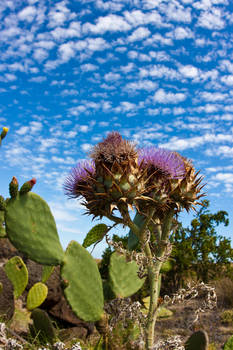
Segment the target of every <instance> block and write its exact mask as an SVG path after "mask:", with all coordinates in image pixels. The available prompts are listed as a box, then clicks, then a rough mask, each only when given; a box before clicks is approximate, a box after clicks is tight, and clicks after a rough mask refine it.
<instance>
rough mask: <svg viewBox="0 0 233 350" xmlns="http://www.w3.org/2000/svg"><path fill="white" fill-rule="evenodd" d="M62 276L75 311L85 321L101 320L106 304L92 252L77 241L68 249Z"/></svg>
mask: <svg viewBox="0 0 233 350" xmlns="http://www.w3.org/2000/svg"><path fill="white" fill-rule="evenodd" d="M61 276H62V278H63V280H64V281H65V282H66V287H65V289H64V294H65V296H66V299H67V301H68V302H69V304H70V306H71V308H72V310H73V312H74V313H75V314H76V315H77V316H78V317H80V318H81V319H83V320H84V321H92V322H94V321H97V320H99V319H100V318H101V316H102V314H103V306H104V297H103V286H102V281H101V277H100V273H99V270H98V267H97V264H96V262H95V260H94V259H93V258H92V256H91V254H90V253H89V252H88V251H87V250H86V249H85V248H83V247H82V246H81V245H80V244H79V243H77V242H75V241H71V242H70V244H69V245H68V247H67V249H66V252H65V258H64V263H63V266H62V268H61Z"/></svg>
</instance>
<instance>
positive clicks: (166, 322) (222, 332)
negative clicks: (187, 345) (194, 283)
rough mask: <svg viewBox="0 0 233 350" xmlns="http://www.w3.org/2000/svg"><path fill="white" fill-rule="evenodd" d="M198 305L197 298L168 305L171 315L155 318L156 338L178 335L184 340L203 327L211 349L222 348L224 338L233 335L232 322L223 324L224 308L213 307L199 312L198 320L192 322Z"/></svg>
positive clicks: (217, 349) (218, 349)
mask: <svg viewBox="0 0 233 350" xmlns="http://www.w3.org/2000/svg"><path fill="white" fill-rule="evenodd" d="M198 306H199V301H198V300H192V301H189V302H188V303H186V304H185V303H180V304H176V305H172V306H170V307H169V306H168V309H169V310H171V311H173V316H171V317H168V318H161V319H158V320H157V322H156V327H155V337H156V339H157V340H159V339H161V338H164V339H165V338H167V337H170V336H175V335H179V336H180V337H181V338H182V339H183V340H186V339H187V338H188V337H189V336H190V335H191V334H192V333H193V332H194V331H197V330H199V329H203V330H205V331H206V332H207V333H208V336H209V343H210V344H214V345H215V348H214V347H212V349H216V350H220V349H223V345H224V343H225V342H226V340H227V339H228V338H229V337H230V336H232V335H233V324H231V325H229V324H224V323H223V322H222V320H221V314H222V312H223V311H225V310H226V309H223V308H218V307H215V308H214V309H213V310H205V311H204V312H200V313H199V318H198V320H197V321H196V322H195V323H192V322H193V320H194V318H195V315H194V312H195V310H197V309H198ZM212 349H211V350H212Z"/></svg>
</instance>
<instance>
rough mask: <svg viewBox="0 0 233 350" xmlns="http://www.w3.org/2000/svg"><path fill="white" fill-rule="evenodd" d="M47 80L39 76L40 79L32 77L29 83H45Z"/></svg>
mask: <svg viewBox="0 0 233 350" xmlns="http://www.w3.org/2000/svg"><path fill="white" fill-rule="evenodd" d="M46 80H47V78H46V77H45V76H39V77H32V78H31V79H29V80H28V81H30V82H32V83H43V82H44V81H46Z"/></svg>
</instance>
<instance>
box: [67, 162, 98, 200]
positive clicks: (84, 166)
mask: <svg viewBox="0 0 233 350" xmlns="http://www.w3.org/2000/svg"><path fill="white" fill-rule="evenodd" d="M94 173H95V164H94V162H93V161H87V160H86V161H82V162H79V163H78V164H77V165H76V167H75V168H73V169H72V170H71V172H70V174H69V175H68V177H67V178H66V180H65V183H64V190H65V194H66V195H67V196H68V197H70V198H78V197H79V196H81V195H82V187H83V186H85V184H87V182H88V178H89V177H90V175H93V174H94Z"/></svg>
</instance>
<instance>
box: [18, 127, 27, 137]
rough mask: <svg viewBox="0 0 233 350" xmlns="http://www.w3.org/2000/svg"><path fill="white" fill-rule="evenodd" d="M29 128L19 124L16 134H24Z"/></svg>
mask: <svg viewBox="0 0 233 350" xmlns="http://www.w3.org/2000/svg"><path fill="white" fill-rule="evenodd" d="M28 130H29V127H28V126H21V127H20V128H19V129H18V130H16V134H18V135H25V134H26V133H27V132H28Z"/></svg>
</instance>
